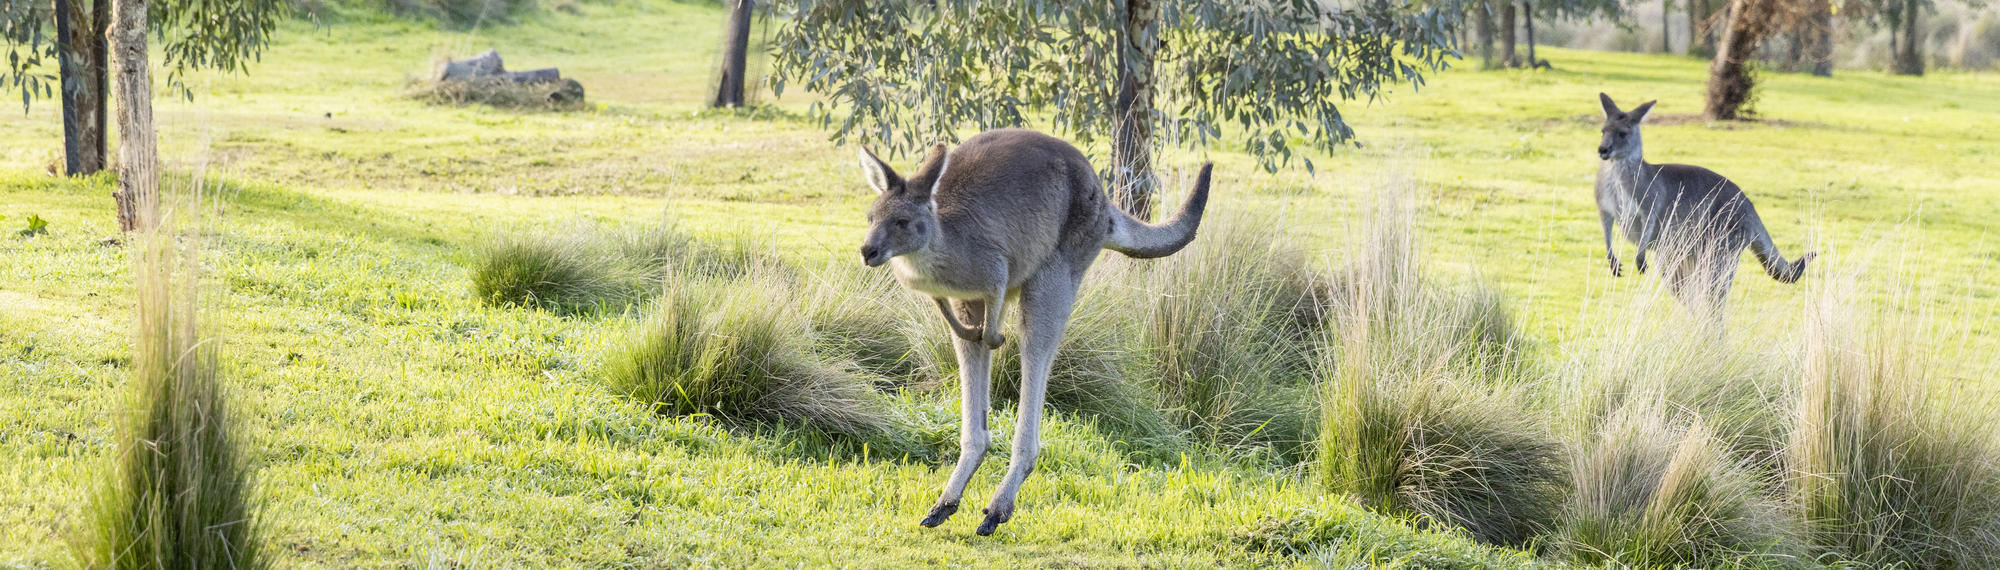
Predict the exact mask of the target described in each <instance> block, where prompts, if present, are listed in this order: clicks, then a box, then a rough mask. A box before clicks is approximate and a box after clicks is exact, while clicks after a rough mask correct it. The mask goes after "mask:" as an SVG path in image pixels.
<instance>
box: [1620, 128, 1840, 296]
mask: <svg viewBox="0 0 2000 570" xmlns="http://www.w3.org/2000/svg"><path fill="white" fill-rule="evenodd" d="M1597 96H1598V98H1599V99H1601V100H1602V102H1603V103H1604V140H1603V142H1600V143H1598V145H1597V156H1598V158H1600V159H1603V162H1601V163H1599V164H1598V167H1597V216H1598V218H1599V220H1600V221H1602V222H1603V224H1604V255H1605V257H1606V258H1607V259H1609V260H1610V261H1611V275H1613V276H1620V275H1622V274H1623V273H1624V269H1623V267H1622V266H1621V265H1620V264H1619V262H1618V253H1617V251H1616V250H1614V249H1612V243H1611V241H1612V240H1611V226H1612V225H1613V224H1617V225H1621V226H1624V229H1625V239H1627V240H1631V242H1632V243H1634V244H1636V245H1638V246H1639V247H1638V258H1637V261H1638V267H1639V272H1640V273H1645V272H1646V252H1648V251H1658V252H1659V253H1660V254H1662V255H1664V256H1665V258H1666V259H1665V261H1666V263H1667V265H1666V268H1665V272H1664V274H1663V278H1664V279H1665V280H1666V283H1667V289H1668V290H1669V291H1671V292H1673V294H1674V297H1676V298H1678V299H1680V301H1681V302H1682V303H1684V304H1686V305H1688V306H1690V307H1692V308H1696V309H1700V310H1705V311H1709V313H1708V314H1710V315H1719V313H1718V312H1717V311H1720V310H1721V309H1722V306H1723V303H1724V302H1725V301H1727V300H1728V298H1729V288H1730V285H1731V284H1732V283H1733V282H1734V281H1735V280H1736V266H1737V259H1738V258H1739V256H1741V255H1742V254H1743V249H1744V248H1746V247H1747V248H1749V249H1750V251H1752V252H1754V253H1756V254H1757V260H1758V261H1760V262H1762V263H1763V265H1764V272H1765V273H1768V274H1770V275H1771V278H1772V279H1776V280H1778V282H1780V283H1792V282H1796V281H1798V280H1799V276H1801V275H1803V274H1805V271H1806V262H1809V261H1812V258H1813V257H1814V256H1815V255H1817V254H1815V253H1807V254H1805V256H1803V257H1800V258H1799V260H1798V261H1791V262H1788V261H1785V256H1784V255H1783V254H1781V253H1779V251H1778V246H1777V245H1776V244H1773V243H1771V233H1770V232H1768V231H1766V230H1765V229H1764V221H1763V220H1762V219H1759V218H1758V217H1757V208H1756V207H1754V206H1751V205H1750V199H1749V198H1748V197H1746V196H1744V195H1743V189H1741V188H1738V187H1736V183H1734V182H1730V181H1729V179H1728V178H1724V177H1723V176H1722V175H1720V174H1716V173H1715V172H1714V171H1711V170H1709V169H1706V168H1702V167H1699V166H1688V165H1684V164H1651V163H1647V162H1646V161H1645V158H1644V154H1643V152H1642V151H1643V147H1642V146H1641V145H1640V144H1639V123H1640V122H1642V121H1645V120H1646V113H1648V112H1650V111H1652V110H1653V103H1656V102H1657V101H1648V102H1646V103H1645V104H1643V105H1640V106H1638V107H1637V108H1634V109H1632V111H1631V112H1629V113H1628V112H1623V111H1619V110H1618V105H1617V104H1616V103H1612V102H1611V96H1610V95H1605V94H1603V93H1599V94H1597Z"/></svg>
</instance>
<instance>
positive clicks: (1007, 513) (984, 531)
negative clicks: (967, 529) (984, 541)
mask: <svg viewBox="0 0 2000 570" xmlns="http://www.w3.org/2000/svg"><path fill="white" fill-rule="evenodd" d="M980 512H983V513H986V520H985V521H982V522H980V523H979V529H978V530H974V531H972V532H976V533H979V536H993V531H995V530H999V528H1000V523H1004V522H1007V521H1008V520H1010V519H1013V518H1014V509H1013V508H1007V509H1004V510H1001V511H1000V512H993V509H990V508H987V509H980Z"/></svg>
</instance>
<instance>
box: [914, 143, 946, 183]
mask: <svg viewBox="0 0 2000 570" xmlns="http://www.w3.org/2000/svg"><path fill="white" fill-rule="evenodd" d="M950 166H951V153H950V152H948V151H947V150H946V149H945V146H944V141H938V143H937V144H935V145H931V156H930V158H926V159H924V164H923V165H922V166H918V167H917V174H916V179H918V180H923V179H924V177H925V176H929V177H930V182H931V184H930V186H926V187H923V188H922V190H923V191H924V194H925V195H933V196H934V195H936V194H937V190H938V183H940V182H943V181H944V171H945V169H946V168H949V167H950Z"/></svg>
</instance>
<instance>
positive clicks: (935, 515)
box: [917, 501, 958, 528]
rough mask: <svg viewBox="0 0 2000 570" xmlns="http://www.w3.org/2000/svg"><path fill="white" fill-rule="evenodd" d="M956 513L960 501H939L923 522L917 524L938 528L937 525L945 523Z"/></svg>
mask: <svg viewBox="0 0 2000 570" xmlns="http://www.w3.org/2000/svg"><path fill="white" fill-rule="evenodd" d="M954 514H958V501H952V502H949V503H939V504H938V506H935V507H931V514H930V515H928V516H925V517H924V520H923V522H919V523H917V524H920V525H924V528H937V525H941V524H944V521H946V520H949V519H951V516H952V515H954Z"/></svg>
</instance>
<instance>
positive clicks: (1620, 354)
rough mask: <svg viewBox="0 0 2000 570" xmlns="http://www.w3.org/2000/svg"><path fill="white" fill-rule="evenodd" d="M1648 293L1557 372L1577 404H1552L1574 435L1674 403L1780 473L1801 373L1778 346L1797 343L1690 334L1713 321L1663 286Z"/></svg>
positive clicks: (1558, 382)
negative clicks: (1653, 405)
mask: <svg viewBox="0 0 2000 570" xmlns="http://www.w3.org/2000/svg"><path fill="white" fill-rule="evenodd" d="M1648 289H1650V291H1647V292H1644V293H1642V294H1641V296H1640V298H1637V299H1635V300H1634V302H1633V303H1631V305H1629V308H1628V309H1627V310H1626V311H1625V313H1624V314H1623V315H1622V316H1619V317H1615V318H1612V319H1610V320H1609V322H1610V324H1608V325H1606V326H1602V327H1599V328H1598V330H1597V331H1595V334H1593V335H1592V336H1591V337H1590V338H1589V339H1588V340H1587V341H1586V342H1584V343H1581V344H1580V346H1584V347H1585V348H1583V349H1582V350H1579V351H1577V352H1576V353H1575V354H1572V355H1570V356H1569V357H1568V358H1566V359H1565V360H1564V361H1563V362H1561V363H1559V364H1557V365H1555V366H1554V368H1555V370H1554V371H1553V372H1552V375H1553V378H1554V379H1553V380H1552V381H1551V382H1550V384H1551V385H1554V386H1558V387H1561V388H1563V390H1562V391H1561V392H1559V394H1560V395H1561V397H1563V398H1565V399H1574V402H1573V403H1569V402H1564V403H1553V404H1551V406H1550V407H1551V408H1556V409H1565V410H1567V411H1568V413H1569V416H1570V418H1571V420H1573V422H1574V423H1573V426H1572V427H1573V429H1575V431H1576V433H1578V434H1579V437H1582V438H1588V437H1590V436H1591V434H1595V433H1597V430H1598V428H1599V427H1600V425H1601V424H1602V423H1603V422H1604V421H1605V420H1606V419H1607V418H1609V417H1610V416H1612V415H1613V414H1615V413H1617V412H1618V411H1619V410H1621V409H1623V408H1624V407H1625V406H1627V405H1630V404H1631V403H1634V402H1653V401H1660V402H1664V404H1665V406H1664V413H1667V414H1670V415H1671V416H1672V418H1671V419H1673V420H1674V421H1676V422H1682V423H1685V422H1689V421H1699V422H1700V423H1701V424H1702V425H1703V426H1705V428H1706V429H1707V430H1708V431H1710V432H1711V433H1713V434H1714V436H1715V437H1716V439H1717V440H1719V441H1721V442H1722V443H1723V445H1725V446H1726V447H1727V448H1728V449H1729V451H1730V452H1731V453H1732V454H1733V455H1736V456H1738V457H1742V458H1745V459H1747V460H1749V461H1751V462H1752V463H1753V464H1755V465H1757V466H1759V467H1760V468H1761V469H1765V470H1768V471H1775V470H1776V469H1777V466H1778V464H1779V463H1781V461H1780V457H1781V456H1782V455H1783V453H1784V447H1785V441H1786V438H1787V437H1789V436H1788V434H1789V432H1790V429H1791V421H1792V411H1791V410H1792V407H1793V406H1794V402H1795V401H1796V398H1797V397H1798V386H1797V383H1796V381H1795V380H1794V379H1795V378H1797V377H1798V376H1797V374H1798V370H1797V367H1796V365H1795V364H1794V362H1795V361H1796V358H1795V355H1794V354H1793V353H1792V352H1791V351H1790V349H1773V348H1771V347H1776V346H1781V345H1783V344H1788V343H1781V342H1778V341H1777V339H1771V338H1765V337H1763V336H1760V335H1755V334H1754V333H1755V331H1750V332H1751V333H1752V335H1751V336H1744V337H1743V340H1742V341H1739V342H1735V343H1731V342H1726V341H1725V340H1724V339H1722V338H1720V337H1718V336H1716V335H1708V334H1688V331H1689V330H1700V329H1702V328H1703V327H1705V326H1708V325H1707V324H1706V323H1701V322H1696V321H1698V320H1699V319H1701V318H1702V317H1700V316H1688V315H1686V314H1685V312H1683V311H1681V310H1680V309H1679V307H1674V306H1668V305H1667V303H1671V302H1672V301H1668V300H1664V299H1663V296H1662V295H1659V294H1658V293H1659V292H1660V291H1659V290H1658V289H1659V288H1658V287H1649V288H1648ZM1661 315H1673V316H1670V317H1667V318H1661Z"/></svg>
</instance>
